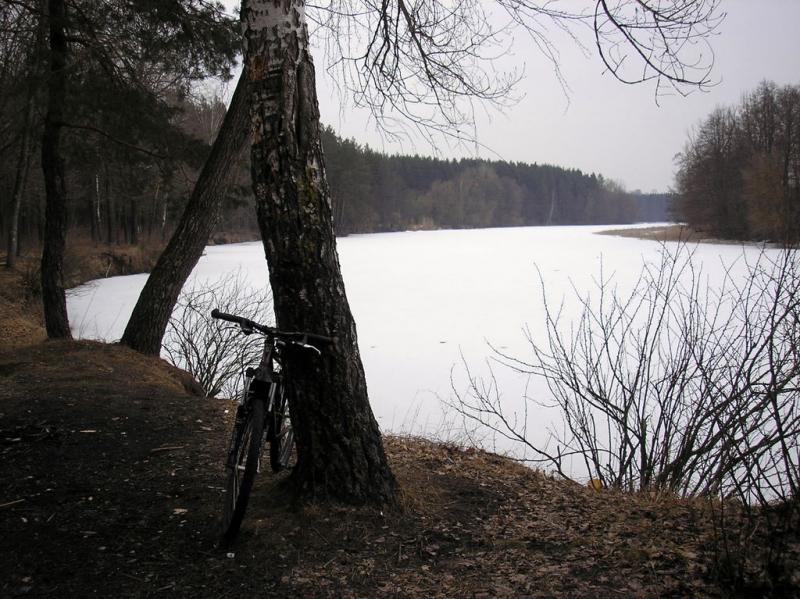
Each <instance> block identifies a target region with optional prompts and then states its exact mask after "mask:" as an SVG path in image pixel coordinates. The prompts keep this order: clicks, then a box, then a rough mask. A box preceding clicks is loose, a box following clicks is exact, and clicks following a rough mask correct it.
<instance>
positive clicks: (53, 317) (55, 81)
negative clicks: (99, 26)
mask: <svg viewBox="0 0 800 599" xmlns="http://www.w3.org/2000/svg"><path fill="white" fill-rule="evenodd" d="M48 7H49V15H48V18H49V23H50V77H49V79H48V82H47V112H46V114H45V117H44V134H43V135H42V171H43V172H44V187H45V197H46V203H45V215H44V218H45V224H44V249H43V251H42V303H43V304H44V322H45V328H46V329H47V336H48V337H50V338H51V339H53V338H70V337H72V334H71V333H70V330H69V320H68V318H67V299H66V296H65V294H64V272H63V269H64V246H65V245H66V235H67V198H66V195H67V194H66V188H65V185H64V163H63V160H62V158H61V153H60V150H59V145H60V141H61V123H62V121H63V108H62V106H63V104H64V95H65V90H66V80H67V74H66V65H67V40H66V36H65V35H64V22H65V19H66V17H65V12H64V0H50V1H49V4H48Z"/></svg>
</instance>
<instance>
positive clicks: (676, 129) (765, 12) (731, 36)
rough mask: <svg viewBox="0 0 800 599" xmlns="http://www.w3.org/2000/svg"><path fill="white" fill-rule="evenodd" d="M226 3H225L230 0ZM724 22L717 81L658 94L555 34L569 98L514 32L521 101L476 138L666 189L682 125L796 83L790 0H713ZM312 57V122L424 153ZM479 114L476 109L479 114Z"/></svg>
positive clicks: (524, 156)
mask: <svg viewBox="0 0 800 599" xmlns="http://www.w3.org/2000/svg"><path fill="white" fill-rule="evenodd" d="M230 4H233V2H230ZM722 8H723V10H724V11H725V12H727V19H726V20H725V21H724V22H723V23H722V25H721V26H720V29H719V35H718V36H717V37H715V38H714V39H713V40H712V42H711V43H712V47H713V49H714V51H715V54H716V58H715V67H714V71H713V74H712V77H713V79H714V80H715V81H718V82H719V83H718V85H716V86H715V87H713V88H711V89H710V90H709V91H707V92H699V91H696V92H693V93H692V94H690V95H689V96H688V97H681V96H680V95H672V96H668V97H660V98H659V99H658V104H656V98H655V90H654V87H653V86H652V85H648V84H642V85H637V86H630V85H623V84H621V83H619V82H617V81H616V80H615V79H614V78H613V77H612V76H611V75H610V74H609V73H604V65H603V64H602V63H601V61H600V59H599V58H598V57H597V55H596V52H595V51H594V48H593V47H592V46H589V48H590V51H591V54H590V55H589V56H588V57H587V56H585V55H584V54H583V53H582V52H581V51H580V50H579V49H578V48H577V47H576V46H575V45H574V44H573V43H571V42H570V41H569V40H564V39H561V38H559V40H557V42H558V50H559V52H560V57H561V60H560V64H561V69H562V73H563V75H564V76H565V78H566V81H567V84H568V85H569V87H570V90H569V92H568V94H569V98H567V97H566V96H565V94H564V91H563V89H562V87H561V86H560V84H559V82H558V80H557V79H556V77H555V75H554V74H553V71H552V66H551V65H550V64H548V63H547V62H546V61H545V60H544V59H543V58H541V56H540V55H538V54H537V52H536V50H535V49H534V48H533V45H532V43H531V42H530V41H529V40H528V39H527V38H525V37H523V36H520V37H519V38H518V39H517V41H516V43H515V46H514V48H513V55H512V56H510V57H509V58H508V60H509V61H513V64H514V65H516V66H517V67H524V70H525V73H526V77H525V79H524V80H523V81H521V82H520V84H519V86H518V88H517V92H518V95H524V98H523V99H522V101H520V102H519V103H518V104H517V105H515V106H513V107H512V108H510V109H507V110H506V111H505V112H504V113H502V114H501V113H498V112H492V113H490V114H488V115H487V114H485V113H482V112H481V113H480V114H479V121H478V123H477V138H478V141H479V142H480V144H482V145H484V146H487V147H488V148H490V149H491V150H492V151H488V150H486V149H481V150H479V151H478V153H477V155H479V156H481V157H484V158H489V159H494V158H498V157H499V158H501V159H504V160H513V161H522V162H529V163H534V162H537V163H549V164H555V165H558V166H563V167H568V168H578V169H581V170H582V171H584V172H587V173H590V172H595V173H599V174H602V175H603V176H605V177H609V178H611V179H614V180H617V181H619V182H621V183H623V184H624V185H625V186H626V188H627V189H629V190H633V189H641V190H643V191H653V190H655V191H666V190H667V189H668V188H669V187H670V186H671V185H672V181H673V175H674V171H675V164H674V156H675V154H677V153H678V152H680V151H681V149H682V148H683V145H684V143H685V141H686V139H687V136H688V134H689V132H690V131H691V129H692V127H694V126H695V125H697V124H698V123H699V122H700V121H701V120H702V119H703V118H705V116H706V115H708V114H709V113H710V112H711V111H712V110H713V109H714V108H715V107H716V106H720V105H735V104H737V103H738V102H739V100H740V99H741V96H742V94H743V93H745V92H747V91H750V90H753V89H754V88H755V87H756V86H757V85H758V83H759V82H760V81H761V80H763V79H769V80H773V81H775V82H776V83H778V84H800V34H798V30H797V25H798V23H800V0H723V2H722ZM322 66H323V61H322V57H321V56H320V57H318V58H317V71H318V77H317V79H318V85H319V90H318V94H319V101H320V111H321V114H322V120H323V122H324V123H326V124H330V125H332V126H333V127H334V128H335V129H336V130H337V131H338V132H339V134H340V135H342V136H344V137H352V138H355V139H356V140H357V141H358V142H360V143H365V144H369V145H370V146H371V147H373V148H375V149H378V150H382V151H386V152H390V153H420V154H433V153H434V150H433V149H431V148H430V147H429V146H427V145H426V144H425V143H424V142H422V141H419V142H417V143H416V144H409V143H408V142H406V143H405V144H404V145H400V144H396V143H395V144H391V143H386V142H385V141H384V140H383V139H382V138H381V136H380V134H379V133H378V132H377V130H376V128H375V127H374V124H372V123H371V122H370V121H369V118H368V115H367V114H366V113H365V112H363V111H356V110H354V109H353V108H352V107H351V106H348V105H345V104H344V103H343V101H342V99H341V98H340V97H339V96H338V95H337V93H336V92H335V91H333V90H334V87H335V86H333V85H331V82H330V81H328V80H327V78H326V77H325V76H324V75H323V74H322V72H321V71H322V68H321V67H322ZM479 112H480V111H479ZM438 155H439V156H440V157H443V158H452V157H462V156H475V155H476V150H475V148H474V147H470V148H463V147H462V148H456V149H451V148H447V147H440V148H439V150H438Z"/></svg>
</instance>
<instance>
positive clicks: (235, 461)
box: [222, 398, 264, 544]
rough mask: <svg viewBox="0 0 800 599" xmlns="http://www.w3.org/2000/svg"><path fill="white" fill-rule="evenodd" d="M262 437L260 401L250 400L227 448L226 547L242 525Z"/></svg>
mask: <svg viewBox="0 0 800 599" xmlns="http://www.w3.org/2000/svg"><path fill="white" fill-rule="evenodd" d="M263 437H264V401H263V400H262V399H259V398H253V399H252V400H251V401H250V410H249V413H248V414H247V416H246V418H245V421H244V423H243V425H242V427H241V432H240V433H239V434H238V435H234V439H233V441H232V443H233V447H232V448H231V457H232V460H231V463H230V464H229V473H228V480H227V482H226V485H225V504H224V507H223V511H222V539H223V542H224V543H226V544H227V543H230V542H231V541H233V540H234V539H235V538H236V535H237V534H238V532H239V527H240V526H241V525H242V519H243V518H244V513H245V510H246V509H247V501H248V499H249V498H250V490H251V489H252V488H253V480H254V479H255V476H256V472H257V471H258V460H259V454H260V453H261V442H262V440H263Z"/></svg>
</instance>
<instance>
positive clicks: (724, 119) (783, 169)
mask: <svg viewBox="0 0 800 599" xmlns="http://www.w3.org/2000/svg"><path fill="white" fill-rule="evenodd" d="M679 164H680V169H679V172H678V177H677V187H678V191H679V196H678V199H677V200H676V202H675V211H676V215H677V216H678V218H680V219H681V220H684V221H686V222H687V223H688V224H690V225H691V226H693V227H695V228H697V229H702V230H706V231H708V232H710V233H712V234H713V235H716V236H718V237H725V238H733V239H758V240H773V241H781V242H783V241H790V242H797V241H799V240H800V86H797V85H787V86H784V87H778V86H776V85H775V84H774V83H770V82H764V83H762V84H761V85H760V86H759V87H758V89H756V90H755V91H754V92H752V93H749V94H747V95H746V96H744V98H743V99H742V101H741V102H740V103H739V105H738V106H736V107H734V108H717V109H716V110H715V111H714V112H712V113H711V114H710V115H709V116H708V117H707V118H706V119H705V121H703V123H702V124H701V125H700V127H699V128H698V129H697V131H696V132H695V133H694V134H693V135H692V136H691V138H690V139H689V141H688V143H687V144H686V148H685V149H684V151H683V153H682V154H681V155H680V162H679Z"/></svg>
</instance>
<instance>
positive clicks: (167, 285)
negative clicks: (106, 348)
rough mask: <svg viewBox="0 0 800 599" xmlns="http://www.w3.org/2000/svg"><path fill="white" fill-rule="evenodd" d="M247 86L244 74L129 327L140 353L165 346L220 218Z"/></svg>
mask: <svg viewBox="0 0 800 599" xmlns="http://www.w3.org/2000/svg"><path fill="white" fill-rule="evenodd" d="M244 88H245V82H244V77H242V78H240V80H239V84H238V85H237V86H236V91H234V93H233V99H232V100H231V105H230V107H229V108H228V112H227V114H226V115H225V120H224V121H223V122H222V127H221V128H220V130H219V133H218V134H217V139H216V140H215V141H214V145H213V147H212V148H211V153H210V154H209V156H208V159H207V160H206V163H205V165H204V166H203V170H202V172H201V173H200V177H199V178H198V180H197V183H196V184H195V187H194V192H193V193H192V197H191V198H190V199H189V203H188V204H187V205H186V208H185V209H184V212H183V216H182V217H181V220H180V222H179V223H178V227H177V228H176V229H175V233H173V235H172V238H171V239H170V241H169V243H168V244H167V247H166V248H165V249H164V251H163V253H162V254H161V256H160V257H159V259H158V262H157V263H156V265H155V268H153V272H151V273H150V276H149V277H148V279H147V283H146V284H145V286H144V289H142V293H141V295H139V300H138V301H137V302H136V306H135V307H134V309H133V314H131V318H130V320H129V321H128V325H127V326H126V327H125V333H124V334H123V335H122V343H124V344H126V345H128V346H130V347H132V348H133V349H135V350H137V351H140V352H142V353H145V354H153V355H158V353H159V352H160V351H161V339H162V338H163V337H164V332H165V331H166V330H167V324H168V323H169V318H170V316H171V315H172V310H173V308H174V307H175V302H176V301H177V300H178V295H179V294H180V292H181V289H182V288H183V284H184V283H185V282H186V279H187V278H188V277H189V274H191V272H192V269H193V268H194V266H195V264H197V261H198V260H199V259H200V256H201V255H202V254H203V248H204V247H205V246H206V243H207V242H208V237H209V235H211V232H212V231H213V230H214V227H215V226H216V223H217V220H218V219H219V214H220V207H221V205H222V195H223V193H224V192H225V189H226V188H227V185H228V183H229V181H230V176H231V174H232V170H233V169H231V168H230V164H231V162H232V161H233V160H234V159H235V158H236V157H237V156H238V155H239V153H240V152H241V151H242V148H243V146H244V144H245V140H246V139H247V131H248V127H247V122H248V114H249V111H248V105H247V94H246V93H245V89H244Z"/></svg>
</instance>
